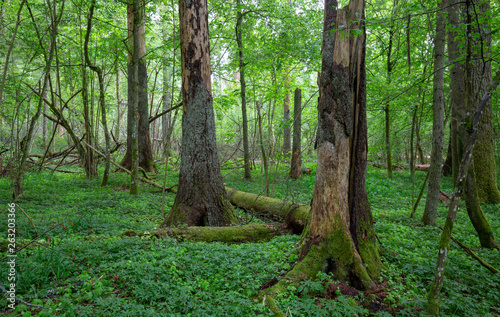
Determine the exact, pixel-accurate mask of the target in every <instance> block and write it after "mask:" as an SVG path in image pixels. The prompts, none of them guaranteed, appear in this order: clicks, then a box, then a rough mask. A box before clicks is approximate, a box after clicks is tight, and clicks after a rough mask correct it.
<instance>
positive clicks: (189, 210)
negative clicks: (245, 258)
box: [163, 0, 236, 227]
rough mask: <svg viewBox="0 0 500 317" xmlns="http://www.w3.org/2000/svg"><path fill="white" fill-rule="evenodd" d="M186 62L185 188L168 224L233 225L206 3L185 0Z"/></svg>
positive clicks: (183, 43)
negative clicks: (223, 169) (216, 108)
mask: <svg viewBox="0 0 500 317" xmlns="http://www.w3.org/2000/svg"><path fill="white" fill-rule="evenodd" d="M179 17H180V32H181V59H182V95H183V117H182V152H181V166H180V172H179V186H178V191H177V195H176V196H175V201H174V205H173V206H172V210H171V211H170V214H169V215H168V216H167V218H166V219H165V221H164V222H163V225H166V226H176V225H178V224H179V223H186V224H188V225H192V226H212V227H213V226H227V225H229V224H231V223H232V222H234V221H235V220H236V214H235V212H234V210H233V208H232V206H231V203H230V202H229V200H228V198H227V196H226V191H225V189H224V183H223V181H222V175H221V172H220V166H219V159H218V155H217V145H216V140H215V116H214V109H213V100H212V84H211V79H210V75H211V71H210V46H209V41H208V13H207V2H206V0H191V1H187V0H179Z"/></svg>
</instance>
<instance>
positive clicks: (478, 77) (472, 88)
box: [458, 0, 498, 248]
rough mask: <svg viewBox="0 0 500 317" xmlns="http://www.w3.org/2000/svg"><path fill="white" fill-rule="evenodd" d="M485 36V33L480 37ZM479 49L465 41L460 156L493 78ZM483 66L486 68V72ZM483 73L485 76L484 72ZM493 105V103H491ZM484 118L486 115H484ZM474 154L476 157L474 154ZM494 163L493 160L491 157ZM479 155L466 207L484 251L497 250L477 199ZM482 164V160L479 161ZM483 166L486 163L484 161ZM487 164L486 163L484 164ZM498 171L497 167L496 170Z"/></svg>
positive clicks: (480, 126)
mask: <svg viewBox="0 0 500 317" xmlns="http://www.w3.org/2000/svg"><path fill="white" fill-rule="evenodd" d="M474 3H475V4H474V5H475V6H476V7H478V6H479V1H477V2H476V1H474ZM472 6H473V3H472V0H468V1H467V2H466V10H465V12H466V13H467V14H466V16H465V19H466V29H467V34H473V32H475V31H477V32H479V31H478V30H474V29H473V23H472V13H473V12H472ZM479 7H480V8H481V13H484V11H483V10H484V9H485V8H484V6H483V5H481V6H479ZM481 33H482V32H481ZM481 35H484V34H481ZM475 46H476V43H475V40H474V37H473V36H470V37H468V38H467V42H466V48H467V50H466V57H465V98H464V99H465V102H464V110H463V112H464V113H465V114H464V117H463V120H461V121H460V125H459V127H458V129H459V137H460V141H459V142H460V143H461V144H462V145H463V146H462V148H460V149H459V150H461V152H460V155H462V153H463V152H464V148H465V145H466V142H467V140H468V139H469V138H470V135H471V133H472V132H471V131H472V130H471V127H472V125H473V119H474V117H473V115H474V110H475V105H477V102H476V101H477V96H476V94H478V93H480V92H479V90H483V91H484V90H485V88H482V87H484V85H485V82H484V80H485V77H486V79H487V80H488V82H489V81H490V80H489V78H490V77H491V74H488V72H487V71H488V67H487V65H486V64H484V63H482V62H478V61H474V59H475V57H479V54H478V53H476V52H474V47H475ZM483 67H485V68H484V69H483ZM483 71H484V73H483ZM489 71H490V72H491V68H489ZM488 104H489V103H487V104H486V105H485V107H484V110H483V112H484V113H485V114H487V113H488V111H487V110H486V109H488ZM490 106H491V104H490ZM483 117H484V116H483ZM483 127H484V121H483V120H480V122H479V124H478V132H477V134H478V141H480V142H483V141H484V139H480V138H479V135H480V134H482V133H484V130H482V129H483ZM479 150H480V151H482V150H484V143H483V144H481V145H480V146H479ZM480 154H485V155H486V153H485V152H481V153H480ZM473 155H474V154H473ZM492 159H493V160H494V157H493V158H492ZM475 160H476V156H474V157H473V164H471V165H470V167H469V171H468V173H469V180H468V181H467V183H466V185H465V186H466V190H465V205H466V206H467V213H468V215H469V218H470V220H471V222H472V225H473V226H474V228H475V229H476V231H477V234H478V237H479V241H480V243H481V246H482V247H484V248H495V247H498V244H497V243H496V241H495V238H494V236H493V231H492V230H491V227H490V224H489V223H488V221H487V220H486V217H485V215H484V212H483V210H482V209H481V204H480V198H479V196H478V189H479V186H481V184H478V182H477V181H476V179H477V176H478V174H477V173H476V169H475V168H474V166H475V165H476V164H480V163H479V162H475ZM480 162H481V161H480ZM482 163H484V161H483V162H482ZM484 164H486V163H484ZM481 168H482V169H481V170H480V171H481V173H488V172H490V171H487V170H485V169H486V168H487V166H481ZM493 168H494V170H495V167H493Z"/></svg>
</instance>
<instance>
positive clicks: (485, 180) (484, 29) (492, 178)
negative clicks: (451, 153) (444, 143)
mask: <svg viewBox="0 0 500 317" xmlns="http://www.w3.org/2000/svg"><path fill="white" fill-rule="evenodd" d="M473 2H474V7H475V9H474V10H475V12H477V14H478V15H479V17H473V30H472V33H474V34H476V35H480V39H479V40H477V37H475V38H471V39H470V40H471V41H473V43H472V45H473V48H474V51H473V52H472V54H473V56H472V60H473V61H474V62H472V63H473V65H472V69H471V71H472V74H471V75H472V78H470V83H471V85H472V87H471V92H472V96H471V99H472V104H473V105H476V104H478V103H479V101H480V100H481V93H482V91H484V90H485V89H486V88H487V87H488V85H489V83H490V82H491V62H490V61H489V60H485V58H487V57H488V56H489V55H490V46H491V27H490V26H489V25H488V24H489V23H488V22H487V21H489V20H488V19H490V17H488V16H486V15H487V12H489V9H490V1H479V0H473ZM471 8H472V6H471ZM473 13H474V12H473ZM476 19H479V21H481V22H482V23H481V29H478V26H477V22H476V21H477V20H476ZM479 41H482V43H480V42H479ZM466 111H467V112H472V111H470V110H469V109H466ZM480 120H481V121H480V123H479V132H478V135H477V144H476V147H475V150H474V154H473V155H474V171H475V173H476V188H477V194H478V197H479V199H480V201H482V202H485V203H487V204H499V203H500V191H499V190H498V186H497V174H496V171H497V169H496V164H495V148H494V142H493V139H494V137H495V133H494V130H493V108H492V103H491V102H488V104H487V105H486V108H485V109H484V113H483V115H482V116H481V119H480Z"/></svg>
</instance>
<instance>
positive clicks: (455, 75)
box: [447, 0, 465, 183]
mask: <svg viewBox="0 0 500 317" xmlns="http://www.w3.org/2000/svg"><path fill="white" fill-rule="evenodd" d="M460 9H461V5H459V4H458V3H457V0H449V7H448V9H447V12H448V24H449V25H450V27H449V28H448V35H447V44H448V59H449V60H450V62H452V63H453V66H452V67H451V70H450V99H451V121H450V143H451V152H452V171H453V173H452V174H453V183H456V181H457V175H458V169H459V167H460V159H461V157H460V153H461V150H460V148H461V145H460V138H459V135H458V133H459V130H458V126H459V123H460V122H462V120H463V116H464V115H465V113H463V112H464V110H463V109H464V105H463V102H464V100H463V96H464V94H465V91H464V82H463V79H464V69H463V65H462V63H459V62H458V61H459V60H460V59H461V58H462V53H461V49H460V45H461V44H460V38H459V37H458V30H460V18H459V10H460Z"/></svg>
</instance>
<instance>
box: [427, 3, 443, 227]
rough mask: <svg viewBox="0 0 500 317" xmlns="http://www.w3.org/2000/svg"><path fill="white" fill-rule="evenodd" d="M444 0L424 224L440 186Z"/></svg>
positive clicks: (432, 216)
mask: <svg viewBox="0 0 500 317" xmlns="http://www.w3.org/2000/svg"><path fill="white" fill-rule="evenodd" d="M445 6H446V0H443V1H441V3H440V5H439V9H440V10H439V11H438V12H437V22H436V35H435V37H434V85H433V86H434V88H433V90H434V91H433V103H432V109H433V111H432V114H433V119H432V121H433V123H432V151H431V162H430V167H429V187H428V189H427V199H426V201H425V209H424V214H423V216H422V221H423V223H424V224H425V225H428V226H429V225H432V226H433V225H435V224H436V217H437V208H438V204H439V192H440V187H441V165H442V163H443V138H444V48H445V40H446V38H445V36H446V33H445V28H446V17H445V15H444V14H445V13H444V11H443V10H444V7H445Z"/></svg>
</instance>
